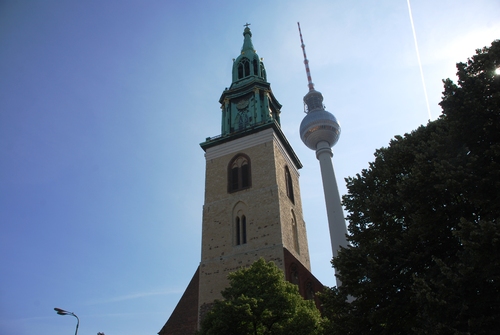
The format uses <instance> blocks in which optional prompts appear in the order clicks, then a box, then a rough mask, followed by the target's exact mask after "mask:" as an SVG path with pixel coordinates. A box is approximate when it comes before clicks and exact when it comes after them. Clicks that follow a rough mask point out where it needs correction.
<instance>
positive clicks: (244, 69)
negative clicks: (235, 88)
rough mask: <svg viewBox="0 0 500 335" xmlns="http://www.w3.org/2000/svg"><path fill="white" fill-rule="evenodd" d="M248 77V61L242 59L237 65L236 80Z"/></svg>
mask: <svg viewBox="0 0 500 335" xmlns="http://www.w3.org/2000/svg"><path fill="white" fill-rule="evenodd" d="M249 75H250V61H249V60H248V59H247V58H242V59H241V61H240V63H239V64H238V79H242V78H245V77H247V76H249Z"/></svg>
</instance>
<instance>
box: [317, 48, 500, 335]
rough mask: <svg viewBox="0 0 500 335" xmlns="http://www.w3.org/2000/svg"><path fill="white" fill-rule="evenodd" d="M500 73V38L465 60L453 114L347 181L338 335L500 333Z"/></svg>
mask: <svg viewBox="0 0 500 335" xmlns="http://www.w3.org/2000/svg"><path fill="white" fill-rule="evenodd" d="M499 65H500V41H494V42H493V43H492V45H491V47H490V48H484V49H481V50H478V51H477V54H476V55H475V56H473V57H472V58H471V59H469V60H468V62H467V63H459V64H457V69H458V73H457V74H458V76H459V80H458V84H455V83H453V82H452V81H451V80H449V79H447V80H445V81H444V87H445V90H444V93H443V101H442V102H441V106H442V108H443V115H442V116H441V117H440V118H439V119H438V120H436V121H433V122H429V123H428V124H427V125H426V126H421V127H419V128H418V129H416V130H414V131H413V132H411V133H410V134H405V135H404V136H396V137H395V138H394V139H393V140H391V142H390V144H389V146H388V147H387V148H381V149H378V150H377V151H376V152H375V161H374V162H372V163H370V165H369V168H368V169H366V170H363V171H361V173H360V174H358V175H356V177H352V178H348V179H347V180H346V181H347V187H348V194H347V195H345V196H344V197H343V201H344V205H345V207H346V209H347V211H348V212H349V214H348V219H349V222H350V225H349V232H350V237H349V239H350V241H351V245H352V247H350V248H348V249H344V250H342V251H341V252H340V253H339V256H338V257H337V258H336V259H334V260H333V261H332V262H333V264H334V265H335V267H336V268H338V269H339V270H340V279H341V280H342V284H343V286H341V287H340V288H339V289H332V290H330V291H329V292H328V294H324V295H323V296H322V297H323V301H324V303H325V310H326V312H327V316H328V318H329V319H330V324H329V325H328V327H329V333H330V334H489V333H491V332H490V330H491V329H498V328H499V327H500V320H498V317H497V316H498V315H500V248H499V245H500V244H499V243H500V242H499V241H500V235H499V228H498V222H499V220H500V77H499V76H497V75H495V74H494V69H495V68H496V67H498V66H499ZM347 297H352V299H353V300H352V302H350V303H346V302H345V299H346V298H347Z"/></svg>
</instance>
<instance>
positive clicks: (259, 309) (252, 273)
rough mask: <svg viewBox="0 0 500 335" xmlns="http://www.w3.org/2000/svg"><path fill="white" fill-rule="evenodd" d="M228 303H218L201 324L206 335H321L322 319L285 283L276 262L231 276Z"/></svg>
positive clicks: (258, 263)
mask: <svg viewBox="0 0 500 335" xmlns="http://www.w3.org/2000/svg"><path fill="white" fill-rule="evenodd" d="M229 283H230V285H229V287H227V288H226V289H225V290H224V291H222V296H223V297H224V299H225V300H216V301H215V303H214V306H213V308H212V309H211V310H210V312H208V313H207V315H206V316H205V318H204V319H203V321H202V323H201V329H200V331H199V334H206V335H230V334H231V335H236V334H237V335H247V334H248V335H252V334H253V335H265V334H273V335H281V334H283V335H285V334H286V335H288V334H297V335H314V334H321V326H322V319H321V315H320V313H319V311H318V309H317V308H316V306H315V305H314V302H313V301H312V300H304V299H303V298H302V297H301V296H300V294H299V291H298V288H297V286H296V285H294V284H292V283H289V282H287V281H286V280H285V279H284V274H283V272H282V271H281V270H280V269H279V268H278V267H277V266H276V265H275V264H274V263H272V262H269V263H266V262H265V261H264V260H263V259H260V260H258V261H256V262H255V263H253V264H252V265H251V266H250V267H248V268H244V269H241V270H238V271H236V272H233V273H231V274H229Z"/></svg>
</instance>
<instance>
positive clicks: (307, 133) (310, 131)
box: [300, 89, 340, 150]
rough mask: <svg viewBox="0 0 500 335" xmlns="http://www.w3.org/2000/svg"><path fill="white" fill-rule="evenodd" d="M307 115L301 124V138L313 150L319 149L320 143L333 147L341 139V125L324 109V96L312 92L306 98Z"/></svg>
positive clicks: (314, 91)
mask: <svg viewBox="0 0 500 335" xmlns="http://www.w3.org/2000/svg"><path fill="white" fill-rule="evenodd" d="M304 103H305V104H306V105H307V115H306V117H304V119H303V120H302V122H301V123H300V138H301V139H302V142H304V144H305V145H306V146H307V147H308V148H309V149H311V150H317V149H318V143H320V142H327V143H328V144H329V146H330V148H331V147H333V146H334V145H335V144H336V143H337V141H338V140H339V137H340V125H339V123H338V122H337V119H336V118H335V116H333V114H332V113H329V112H327V111H326V110H325V109H324V107H323V95H322V94H321V93H320V92H318V91H316V90H314V89H313V90H311V91H309V92H308V93H307V94H306V95H305V96H304Z"/></svg>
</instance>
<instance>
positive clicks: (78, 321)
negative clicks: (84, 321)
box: [54, 307, 80, 335]
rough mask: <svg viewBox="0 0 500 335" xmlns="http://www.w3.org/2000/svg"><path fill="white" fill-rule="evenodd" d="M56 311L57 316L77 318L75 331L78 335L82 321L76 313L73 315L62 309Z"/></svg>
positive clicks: (55, 309)
mask: <svg viewBox="0 0 500 335" xmlns="http://www.w3.org/2000/svg"><path fill="white" fill-rule="evenodd" d="M54 311H56V312H57V314H59V315H73V316H74V317H75V318H76V320H77V321H76V330H75V335H77V334H78V326H79V325H80V319H79V318H78V316H76V314H75V313H72V312H68V311H65V310H64V309H60V308H57V307H56V308H54Z"/></svg>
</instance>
